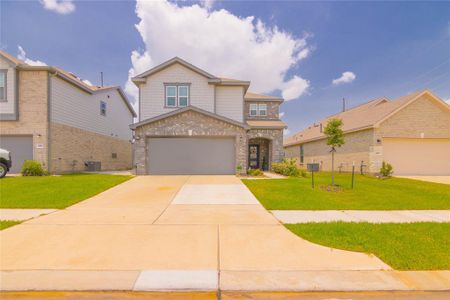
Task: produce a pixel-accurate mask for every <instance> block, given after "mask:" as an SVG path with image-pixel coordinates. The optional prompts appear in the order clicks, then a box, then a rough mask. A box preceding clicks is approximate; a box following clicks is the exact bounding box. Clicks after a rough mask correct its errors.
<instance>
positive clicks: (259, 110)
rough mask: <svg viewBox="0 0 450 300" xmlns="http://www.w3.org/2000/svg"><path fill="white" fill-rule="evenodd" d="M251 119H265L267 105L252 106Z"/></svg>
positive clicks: (253, 104) (254, 104)
mask: <svg viewBox="0 0 450 300" xmlns="http://www.w3.org/2000/svg"><path fill="white" fill-rule="evenodd" d="M249 114H250V116H251V117H258V116H260V117H265V116H267V104H257V103H252V104H250V112H249Z"/></svg>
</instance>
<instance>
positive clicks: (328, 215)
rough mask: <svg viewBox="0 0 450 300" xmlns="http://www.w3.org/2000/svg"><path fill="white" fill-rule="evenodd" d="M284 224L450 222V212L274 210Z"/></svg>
mask: <svg viewBox="0 0 450 300" xmlns="http://www.w3.org/2000/svg"><path fill="white" fill-rule="evenodd" d="M271 212H272V214H273V215H274V216H275V218H277V219H278V220H279V221H280V222H282V223H284V224H295V223H309V222H316V223H317V222H337V221H342V222H369V223H412V222H450V210H272V211H271Z"/></svg>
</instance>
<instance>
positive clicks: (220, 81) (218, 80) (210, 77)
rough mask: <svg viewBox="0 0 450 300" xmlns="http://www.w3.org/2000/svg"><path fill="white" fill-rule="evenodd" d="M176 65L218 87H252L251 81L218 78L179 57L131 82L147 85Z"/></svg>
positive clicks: (140, 75)
mask: <svg viewBox="0 0 450 300" xmlns="http://www.w3.org/2000/svg"><path fill="white" fill-rule="evenodd" d="M174 64H180V65H182V66H184V67H186V68H188V69H189V70H191V71H194V72H196V73H197V74H200V75H202V76H204V77H206V78H207V79H208V82H209V83H211V84H217V85H232V86H235V85H238V86H244V87H246V90H245V91H247V89H248V87H249V86H250V81H245V80H238V79H231V78H224V77H217V76H214V75H212V74H210V73H208V72H206V71H205V70H202V69H200V68H198V67H196V66H194V65H193V64H191V63H189V62H187V61H185V60H184V59H181V58H179V57H177V56H176V57H174V58H172V59H169V60H168V61H166V62H163V63H162V64H159V65H157V66H156V67H153V68H151V69H150V70H147V71H145V72H143V73H141V74H139V75H136V76H134V77H133V78H131V81H133V82H134V84H136V85H137V86H139V83H145V82H146V80H147V77H148V76H151V75H153V74H155V73H158V72H160V71H162V70H164V69H166V68H168V67H170V66H172V65H174Z"/></svg>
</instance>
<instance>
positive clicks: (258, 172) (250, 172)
mask: <svg viewBox="0 0 450 300" xmlns="http://www.w3.org/2000/svg"><path fill="white" fill-rule="evenodd" d="M247 174H248V175H250V176H263V175H264V173H263V171H261V170H260V169H249V170H248V171H247Z"/></svg>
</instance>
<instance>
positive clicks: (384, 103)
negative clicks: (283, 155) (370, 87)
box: [284, 90, 450, 146]
mask: <svg viewBox="0 0 450 300" xmlns="http://www.w3.org/2000/svg"><path fill="white" fill-rule="evenodd" d="M425 94H427V95H430V96H431V97H432V98H433V99H435V100H437V101H438V103H440V104H442V105H444V106H445V107H446V108H447V109H449V110H450V107H449V106H448V105H447V104H446V103H445V102H444V101H442V100H441V99H439V98H438V97H436V96H435V95H433V94H432V93H431V92H430V91H428V90H423V91H418V92H415V93H412V94H409V95H406V96H402V97H399V98H397V99H395V100H392V101H391V100H389V99H387V98H384V97H383V98H378V99H374V100H372V101H369V102H366V103H364V104H361V105H358V106H356V107H353V108H351V109H349V110H346V111H344V112H341V113H338V114H335V115H332V116H329V117H327V118H325V119H323V120H320V121H318V122H316V123H314V124H313V125H311V126H309V127H308V128H306V129H304V130H302V131H300V132H298V133H296V134H294V135H292V136H290V137H288V138H286V139H285V140H284V145H285V146H292V145H297V144H302V143H305V142H309V141H313V140H320V139H323V138H325V135H324V133H323V132H322V130H321V127H324V126H326V124H327V123H328V121H329V120H331V119H341V120H342V121H343V126H342V128H343V130H344V132H346V133H347V132H354V131H359V130H364V129H369V128H374V127H377V126H378V125H379V124H380V123H381V122H383V121H384V120H386V119H387V118H389V117H391V116H392V115H393V114H395V113H396V112H398V111H399V110H401V109H403V108H404V107H406V106H407V105H409V104H410V103H412V102H414V101H415V100H417V99H419V98H420V97H421V96H423V95H425Z"/></svg>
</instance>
